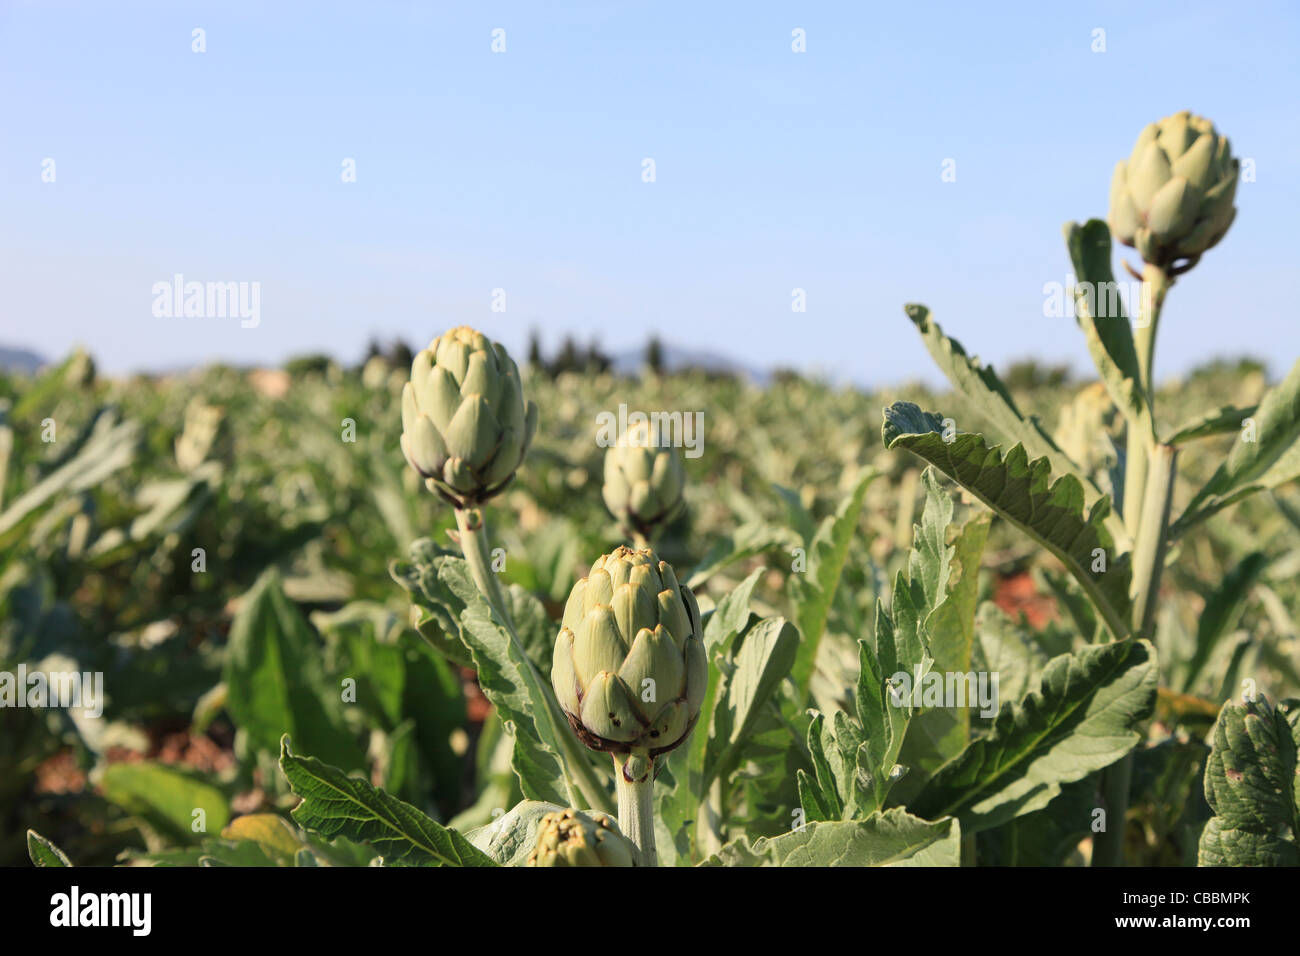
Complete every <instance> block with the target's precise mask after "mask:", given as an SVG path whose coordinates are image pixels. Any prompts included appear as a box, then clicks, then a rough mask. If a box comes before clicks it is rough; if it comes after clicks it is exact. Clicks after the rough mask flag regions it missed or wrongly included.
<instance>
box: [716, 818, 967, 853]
mask: <svg viewBox="0 0 1300 956" xmlns="http://www.w3.org/2000/svg"><path fill="white" fill-rule="evenodd" d="M960 863H961V827H960V826H959V825H958V823H957V821H956V820H953V819H952V818H948V819H945V820H939V821H937V822H934V823H931V822H930V821H928V820H922V819H920V818H919V817H914V816H912V815H911V814H909V813H908V812H907V811H906V810H904V809H902V808H901V807H895V808H894V809H892V810H886V811H885V812H884V813H875V814H872V815H871V816H869V817H867V818H866V819H864V820H852V821H840V822H831V823H810V824H808V825H807V826H805V827H804V828H803V829H801V830H794V831H791V832H790V833H783V834H781V835H780V836H778V837H771V838H768V837H763V838H760V839H758V840H756V841H754V843H753V845H750V843H749V841H748V840H747V839H745V838H743V837H742V838H740V839H738V840H735V841H733V842H731V843H728V844H727V845H726V846H724V847H723V848H722V849H721V850H720V851H719V852H718V853H717V855H715V856H713V857H711V858H710V859H709V860H708V861H706V864H705V865H707V866H959V865H960Z"/></svg>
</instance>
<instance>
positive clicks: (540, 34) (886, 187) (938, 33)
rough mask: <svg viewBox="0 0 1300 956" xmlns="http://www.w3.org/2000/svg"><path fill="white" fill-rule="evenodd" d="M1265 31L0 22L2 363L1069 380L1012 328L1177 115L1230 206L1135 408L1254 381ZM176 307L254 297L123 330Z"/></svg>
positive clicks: (422, 9)
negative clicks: (1023, 372)
mask: <svg viewBox="0 0 1300 956" xmlns="http://www.w3.org/2000/svg"><path fill="white" fill-rule="evenodd" d="M1297 9H1298V8H1297V7H1296V6H1295V5H1294V4H1287V3H1277V4H1268V3H1260V4H1252V5H1251V7H1250V8H1249V10H1247V9H1245V8H1242V7H1233V6H1231V5H1225V4H1222V3H1186V4H1172V3H1167V4H1166V3H1161V4H1154V3H1152V4H1141V3H1132V2H1128V3H1100V4H1088V3H1041V2H1038V3H1025V4H992V5H990V4H965V3H946V4H924V3H906V4H881V3H794V2H790V3H735V4H730V3H727V4H724V3H707V4H701V3H666V2H658V3H653V4H647V3H463V4H433V3H429V4H423V3H386V2H373V3H347V4H328V3H325V4H321V3H316V4H296V3H245V2H224V3H217V4H207V3H175V2H171V3H157V4H152V3H122V4H100V3H82V4H76V3H59V2H44V3H22V2H12V0H0V283H3V288H4V295H3V299H2V300H0V343H3V344H8V345H20V346H27V347H33V348H36V349H37V350H39V351H41V352H44V353H46V354H49V355H57V354H59V353H61V352H63V351H64V350H66V349H68V348H69V347H71V346H72V345H73V344H75V343H84V344H86V345H87V346H89V347H90V348H91V350H92V351H93V352H94V353H95V355H96V356H97V358H98V359H99V360H100V362H101V364H102V365H103V366H104V367H106V368H108V369H110V370H117V371H122V370H128V369H135V368H158V367H171V366H176V365H180V364H188V363H192V362H198V361H204V360H208V359H217V358H220V359H224V360H233V361H239V362H268V363H269V362H278V361H280V360H282V359H283V358H284V357H286V356H287V355H290V354H293V353H297V352H305V351H315V350H325V351H330V352H333V353H335V354H337V355H339V356H341V357H344V358H347V359H354V358H357V357H359V356H360V354H361V352H362V350H363V349H364V346H365V344H366V342H367V341H368V340H369V339H370V338H371V337H372V336H379V337H381V338H389V337H392V336H397V335H400V336H403V337H405V338H407V339H408V340H410V341H411V342H412V343H413V344H417V345H418V344H422V343H423V342H424V341H426V340H427V339H429V338H431V337H432V336H433V335H435V334H437V333H438V332H440V331H442V330H443V329H444V328H445V327H447V326H450V325H454V324H461V323H468V324H472V325H477V326H479V327H480V328H482V329H484V330H485V331H487V332H488V333H489V334H492V335H494V336H496V337H498V338H500V339H501V340H502V341H504V342H506V343H507V344H508V345H509V346H511V347H512V348H517V349H522V348H523V346H524V343H525V342H526V340H527V335H528V331H529V329H531V328H533V327H538V328H540V329H541V330H542V334H543V340H544V342H545V343H546V344H547V346H549V347H553V346H555V345H557V344H558V343H559V340H560V338H561V336H562V335H563V334H564V333H565V332H573V333H575V334H576V335H577V336H579V338H580V339H583V340H585V339H588V338H591V337H597V338H598V339H599V341H600V342H601V344H602V346H603V347H604V348H605V349H606V350H607V351H613V352H617V351H622V350H624V349H629V348H635V347H640V346H641V345H642V344H643V343H644V341H645V339H646V336H647V334H648V333H649V332H651V331H655V332H658V333H659V334H660V335H661V337H662V338H664V339H665V340H666V341H668V342H670V343H673V344H674V345H677V346H681V347H686V348H690V349H698V350H711V351H717V352H721V353H724V354H728V355H731V356H734V357H735V358H737V359H739V360H741V361H743V362H745V363H748V364H751V365H755V366H770V365H775V364H781V365H792V366H797V367H801V368H804V369H808V370H817V371H820V372H822V373H825V374H828V375H831V376H833V377H835V378H838V379H851V380H854V381H857V382H864V383H881V382H896V381H899V380H900V379H904V378H913V377H924V378H927V379H930V380H933V379H934V375H933V374H932V372H931V370H930V363H929V359H928V357H927V356H926V354H925V352H924V349H923V348H922V346H921V344H920V342H919V340H918V339H917V337H916V335H915V333H914V332H913V330H912V328H911V325H910V323H908V321H907V319H906V317H905V316H904V315H903V312H902V306H903V304H904V303H905V302H908V301H920V302H924V303H926V304H927V305H929V306H930V307H931V308H932V309H933V310H934V313H935V317H936V318H937V319H938V321H939V322H940V323H941V324H942V325H943V326H944V327H945V329H946V330H947V331H948V332H950V333H951V334H954V335H956V336H957V337H958V338H960V339H961V340H962V341H963V342H964V343H965V344H966V346H967V348H968V349H969V350H971V351H974V352H977V353H979V354H980V355H981V356H983V357H984V358H986V359H989V360H992V361H994V362H1002V363H1005V362H1006V361H1008V360H1010V359H1013V358H1017V357H1021V356H1025V355H1030V354H1032V355H1036V356H1038V357H1040V358H1044V359H1049V360H1053V361H1069V362H1072V363H1073V364H1075V365H1076V367H1078V368H1080V369H1084V368H1085V367H1087V356H1086V352H1085V350H1084V347H1083V344H1082V341H1081V340H1080V337H1079V335H1078V333H1077V330H1076V329H1075V327H1074V324H1073V322H1072V321H1071V320H1069V319H1060V318H1048V317H1045V316H1044V315H1043V300H1044V293H1043V286H1044V284H1045V283H1048V282H1063V281H1064V280H1065V278H1066V274H1067V272H1068V259H1067V257H1066V254H1065V250H1064V245H1063V243H1062V240H1061V225H1062V223H1064V222H1065V221H1067V220H1070V219H1078V220H1083V219H1087V218H1089V217H1092V216H1104V215H1105V212H1106V200H1107V191H1108V184H1109V180H1110V174H1111V169H1112V167H1113V165H1114V163H1115V161H1116V160H1117V159H1120V158H1122V157H1125V156H1127V154H1128V152H1129V150H1130V149H1131V147H1132V143H1133V140H1134V138H1135V137H1136V135H1137V133H1138V131H1139V130H1140V129H1141V127H1142V126H1143V125H1144V124H1145V123H1147V122H1149V121H1152V120H1154V119H1157V118H1159V117H1160V116H1163V115H1165V114H1168V113H1171V112H1174V111H1176V110H1179V109H1185V108H1187V109H1192V110H1194V111H1196V112H1200V113H1203V114H1205V115H1207V116H1210V117H1211V118H1213V119H1214V120H1215V122H1216V123H1217V124H1218V126H1219V128H1220V129H1221V130H1223V131H1224V132H1226V133H1227V134H1228V135H1229V136H1231V137H1232V141H1233V146H1234V150H1235V151H1236V153H1237V154H1238V155H1239V156H1243V157H1250V158H1253V159H1254V160H1255V162H1256V168H1257V181H1256V182H1254V183H1243V184H1242V185H1241V187H1240V188H1239V190H1238V197H1237V204H1238V207H1239V213H1238V217H1237V221H1236V223H1235V225H1234V226H1233V228H1232V230H1231V231H1230V233H1229V234H1228V237H1227V238H1226V240H1225V241H1224V243H1223V244H1222V245H1220V246H1219V247H1217V248H1215V249H1213V250H1211V251H1210V252H1209V253H1208V254H1207V255H1206V257H1205V258H1204V259H1203V260H1202V262H1201V264H1200V265H1199V266H1198V267H1197V268H1196V269H1195V270H1193V271H1192V272H1191V273H1190V274H1188V275H1187V276H1185V277H1183V278H1182V279H1180V280H1179V282H1178V284H1177V285H1176V286H1175V288H1174V289H1173V291H1172V293H1171V295H1170V299H1169V301H1168V303H1167V306H1166V313H1165V318H1164V320H1163V321H1162V323H1161V342H1160V351H1159V361H1158V367H1157V373H1158V374H1159V373H1160V372H1162V371H1163V372H1166V373H1168V372H1174V371H1179V370H1183V369H1186V368H1188V367H1190V366H1191V365H1193V364H1195V363H1197V362H1200V361H1204V360H1206V359H1209V358H1213V357H1214V356H1216V355H1237V354H1241V353H1250V354H1255V355H1261V356H1264V357H1266V358H1268V359H1269V360H1270V361H1272V362H1273V368H1274V370H1275V371H1280V370H1284V369H1285V368H1287V367H1289V365H1290V363H1291V361H1292V360H1293V357H1294V356H1295V355H1297V354H1300V322H1297V321H1296V316H1295V309H1294V307H1293V305H1292V303H1291V301H1290V298H1289V294H1290V293H1291V290H1292V288H1293V285H1294V276H1295V272H1296V268H1295V257H1296V249H1297V242H1296V236H1297V231H1296V226H1295V216H1296V213H1297V210H1298V209H1300V124H1297V122H1296V116H1297V113H1296V102H1297V93H1300V67H1298V66H1297V63H1298V62H1300V55H1298V54H1300V13H1297ZM196 27H199V28H202V29H203V30H204V31H205V41H206V52H204V53H195V52H193V51H192V50H191V44H192V32H191V31H192V30H193V29H194V28H196ZM496 28H501V29H504V31H505V42H506V51H505V52H504V53H493V52H492V49H491V45H492V31H493V30H494V29H496ZM795 28H802V29H803V30H804V31H805V32H806V38H807V39H806V43H807V52H805V53H794V52H793V51H792V50H791V42H792V37H791V31H792V30H794V29H795ZM1096 28H1101V29H1103V30H1105V44H1106V51H1105V52H1104V53H1094V52H1093V51H1092V45H1093V30H1094V29H1096ZM349 157H350V158H353V159H354V160H355V161H356V182H354V183H343V182H341V176H340V173H341V171H342V163H343V160H344V159H345V158H349ZM46 158H51V159H53V160H54V161H55V170H56V173H55V175H56V179H55V182H53V183H45V182H42V181H41V169H42V166H41V164H42V161H43V160H44V159H46ZM645 158H652V159H653V160H654V161H655V172H656V181H655V182H653V183H646V182H643V181H642V160H643V159H645ZM949 158H951V159H953V160H955V162H956V167H955V168H956V181H955V182H943V181H942V180H941V164H942V163H943V161H944V160H945V159H949ZM1126 251H1127V250H1126ZM1129 254H1130V257H1131V258H1133V256H1132V254H1131V253H1129ZM1117 266H1118V263H1117ZM176 273H182V274H183V275H184V276H185V277H186V279H187V280H200V281H231V280H233V281H247V282H253V281H255V282H258V283H260V290H261V321H260V324H259V325H258V326H257V327H256V328H241V327H240V323H239V322H238V320H234V319H220V318H202V319H200V318H189V319H186V318H158V317H156V316H155V315H154V314H153V310H152V303H153V295H152V291H151V290H152V287H153V284H154V283H155V282H158V281H161V280H167V279H169V278H170V277H171V276H172V275H174V274H176ZM498 288H500V289H504V290H505V293H506V299H505V301H506V311H505V312H504V313H500V312H493V311H491V304H492V292H493V290H494V289H498ZM794 288H802V289H804V290H806V296H807V312H806V313H803V314H795V313H792V312H791V290H792V289H794Z"/></svg>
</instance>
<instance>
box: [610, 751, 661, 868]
mask: <svg viewBox="0 0 1300 956" xmlns="http://www.w3.org/2000/svg"><path fill="white" fill-rule="evenodd" d="M654 785H655V775H654V758H653V757H651V756H650V754H649V753H648V752H646V751H644V750H641V751H633V752H632V753H629V754H614V791H615V793H617V794H618V828H619V829H620V830H622V831H623V836H625V837H627V838H628V839H629V840H631V841H632V842H633V843H635V844H636V846H637V849H638V850H639V851H640V852H641V865H642V866H658V865H659V861H658V859H657V857H656V854H655V801H654Z"/></svg>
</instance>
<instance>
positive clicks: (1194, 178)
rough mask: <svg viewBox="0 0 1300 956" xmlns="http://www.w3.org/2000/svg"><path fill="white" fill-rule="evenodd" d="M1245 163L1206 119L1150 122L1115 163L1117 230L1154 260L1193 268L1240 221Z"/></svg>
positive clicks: (1179, 116)
mask: <svg viewBox="0 0 1300 956" xmlns="http://www.w3.org/2000/svg"><path fill="white" fill-rule="evenodd" d="M1238 165H1239V164H1238V161H1237V160H1236V159H1235V158H1234V157H1233V155H1232V148H1231V145H1230V144H1229V142H1228V139H1227V137H1225V136H1221V135H1220V134H1219V133H1218V132H1217V131H1216V130H1215V128H1214V124H1213V123H1211V122H1210V121H1209V120H1207V119H1205V118H1203V117H1200V116H1194V115H1192V114H1191V113H1188V112H1186V111H1184V112H1181V113H1175V114H1174V115H1173V116H1167V117H1165V118H1164V119H1162V120H1161V121H1160V122H1158V123H1152V124H1150V125H1148V126H1147V127H1146V128H1145V129H1143V130H1142V132H1141V134H1140V135H1139V136H1138V140H1137V143H1136V145H1134V147H1133V152H1132V153H1131V154H1130V156H1129V158H1128V159H1127V160H1121V161H1120V162H1119V163H1117V164H1116V166H1115V172H1114V174H1113V176H1112V178H1111V186H1110V212H1109V214H1108V215H1107V221H1108V222H1109V224H1110V230H1111V233H1112V234H1113V235H1114V236H1115V238H1116V239H1118V240H1119V241H1120V242H1122V243H1123V244H1124V245H1126V246H1131V247H1133V248H1135V249H1136V250H1137V251H1138V254H1139V255H1141V256H1142V259H1143V261H1144V262H1146V263H1148V264H1149V265H1153V266H1157V267H1159V268H1161V269H1164V270H1169V269H1171V268H1173V273H1174V274H1178V273H1180V272H1186V271H1187V270H1188V269H1190V268H1191V267H1192V266H1193V265H1195V263H1196V260H1197V259H1199V258H1200V256H1201V254H1202V253H1203V252H1205V251H1206V250H1207V249H1210V248H1211V247H1213V246H1214V245H1216V244H1217V243H1218V242H1219V241H1220V240H1221V239H1222V238H1223V237H1224V235H1225V234H1226V233H1227V231H1228V227H1229V226H1231V225H1232V220H1233V218H1234V217H1235V216H1236V212H1237V210H1236V208H1235V207H1234V206H1233V200H1234V199H1235V197H1236V193H1237V169H1238ZM1175 263H1180V265H1179V266H1177V267H1175Z"/></svg>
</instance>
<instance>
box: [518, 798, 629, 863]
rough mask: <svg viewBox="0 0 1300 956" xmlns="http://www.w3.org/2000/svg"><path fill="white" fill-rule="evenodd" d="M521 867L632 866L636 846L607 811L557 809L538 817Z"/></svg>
mask: <svg viewBox="0 0 1300 956" xmlns="http://www.w3.org/2000/svg"><path fill="white" fill-rule="evenodd" d="M524 865H525V866H636V865H637V850H636V847H635V846H634V845H633V844H632V843H631V842H630V841H629V840H628V839H627V838H626V837H624V836H623V834H621V833H619V832H618V824H616V823H615V822H614V819H613V818H612V817H610V816H609V815H608V814H604V813H594V812H593V813H591V814H586V813H579V812H578V811H576V810H561V811H557V812H555V813H548V814H546V816H544V817H542V821H541V823H540V824H539V825H538V828H537V845H536V846H535V847H533V851H532V852H531V853H530V854H529V855H528V860H527V862H525V864H524Z"/></svg>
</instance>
